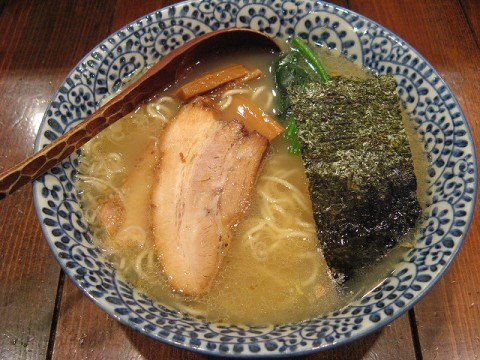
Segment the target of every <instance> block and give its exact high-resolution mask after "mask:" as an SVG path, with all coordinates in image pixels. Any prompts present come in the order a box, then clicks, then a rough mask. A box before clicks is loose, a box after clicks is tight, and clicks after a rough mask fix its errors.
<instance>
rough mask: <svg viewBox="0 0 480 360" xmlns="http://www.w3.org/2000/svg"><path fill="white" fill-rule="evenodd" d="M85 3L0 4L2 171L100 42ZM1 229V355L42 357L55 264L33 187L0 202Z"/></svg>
mask: <svg viewBox="0 0 480 360" xmlns="http://www.w3.org/2000/svg"><path fill="white" fill-rule="evenodd" d="M92 3H96V2H92ZM84 5H85V3H80V4H74V3H68V4H67V3H66V2H61V3H59V2H57V1H45V2H35V1H15V0H13V1H3V2H2V4H1V7H0V11H1V13H0V33H1V34H2V36H1V42H0V55H1V56H0V107H1V109H2V116H1V117H0V127H1V129H2V131H1V132H0V169H4V168H7V167H8V166H11V165H13V164H14V163H15V162H17V161H19V160H21V159H23V158H24V157H26V156H27V155H28V154H30V153H31V152H32V150H33V143H34V139H35V136H36V133H37V131H38V126H39V123H40V120H41V118H42V116H43V113H44V112H45V108H46V106H47V104H48V101H49V100H50V99H51V97H52V96H53V93H54V91H55V89H56V88H57V86H58V84H59V83H60V80H61V79H63V77H65V75H66V74H67V71H69V70H70V68H71V67H72V66H73V65H74V64H75V63H76V62H77V61H78V60H79V59H80V55H83V54H84V53H85V52H87V51H88V50H89V49H90V48H91V47H92V46H93V45H95V44H96V43H97V42H98V41H99V40H100V38H99V34H101V33H102V26H101V24H98V26H97V25H95V23H94V22H95V21H98V20H97V18H96V17H92V20H93V21H88V19H87V20H85V13H89V12H93V11H92V6H90V8H88V7H86V6H84ZM96 6H97V7H98V8H100V6H99V5H96ZM101 8H102V9H105V8H107V9H108V7H107V6H106V5H103V6H102V7H101ZM67 25H69V26H70V27H71V28H72V29H73V30H72V31H71V32H69V33H67V32H65V31H64V30H63V29H65V27H66V26H67ZM89 28H90V29H91V30H90V31H89V30H88V29H89ZM107 28H108V26H107ZM107 28H105V30H104V34H105V35H106V33H107V31H106V29H107ZM75 29H77V32H76V31H75ZM71 36H73V41H71V39H72V38H71ZM82 36H84V37H82ZM103 36H104V35H103ZM0 234H2V235H1V237H0V249H1V255H0V256H1V261H0V298H1V299H2V300H1V301H2V302H1V306H0V329H1V332H0V358H2V359H22V358H29V359H37V358H40V359H41V358H45V357H46V355H47V348H48V341H49V337H50V330H51V324H52V317H53V313H54V305H55V298H56V293H57V284H58V279H59V273H60V268H59V266H58V264H57V262H56V261H55V259H54V257H53V255H52V254H51V251H50V249H49V247H48V245H47V243H46V241H45V239H44V237H43V234H42V233H41V231H40V226H39V224H38V220H37V218H36V214H35V211H34V207H33V201H32V191H31V187H30V186H26V187H25V188H24V189H21V190H20V191H19V192H17V193H16V194H14V195H12V196H11V197H9V198H7V199H5V200H2V201H1V202H0Z"/></svg>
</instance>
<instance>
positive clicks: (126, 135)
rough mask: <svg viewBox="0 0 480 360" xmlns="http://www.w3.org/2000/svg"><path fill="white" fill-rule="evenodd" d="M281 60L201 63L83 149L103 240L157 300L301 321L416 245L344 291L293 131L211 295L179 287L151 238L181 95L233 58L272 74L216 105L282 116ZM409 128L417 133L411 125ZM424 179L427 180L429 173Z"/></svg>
mask: <svg viewBox="0 0 480 360" xmlns="http://www.w3.org/2000/svg"><path fill="white" fill-rule="evenodd" d="M318 52H319V56H320V57H321V58H322V61H323V63H324V66H325V68H326V69H327V71H328V72H329V73H330V74H341V75H343V76H346V77H351V76H353V77H367V76H370V75H369V73H368V72H367V71H366V70H364V69H361V68H360V67H358V66H356V65H354V64H353V63H351V62H350V61H348V60H346V59H344V58H343V57H341V56H339V54H337V53H335V52H334V51H328V52H327V51H320V50H318ZM275 56H276V55H274V54H271V53H256V54H244V53H242V54H233V55H231V56H230V57H228V56H224V57H222V58H221V59H218V58H217V59H208V61H207V60H206V61H203V62H200V63H199V64H197V65H195V67H194V68H192V69H189V71H187V72H186V75H185V79H184V80H182V81H180V83H179V84H174V85H172V88H169V89H166V90H165V91H163V92H162V93H160V94H158V95H156V96H154V97H152V99H151V100H150V101H149V102H147V103H145V104H144V105H142V106H140V107H139V108H138V109H137V110H135V111H134V112H132V113H131V114H129V115H128V116H126V117H124V118H123V119H121V120H119V121H118V122H116V123H115V124H113V125H112V126H110V127H109V128H107V129H106V130H104V131H103V132H102V133H100V134H99V135H98V136H96V137H95V138H94V139H92V140H91V141H90V142H88V143H87V144H86V145H85V146H84V147H83V148H82V155H81V157H80V164H79V169H78V170H79V171H78V175H77V182H76V184H77V187H78V191H79V193H80V194H81V198H82V206H83V211H84V215H85V218H86V220H87V222H88V224H89V226H90V229H91V231H92V233H93V239H94V242H95V244H96V245H97V246H98V247H99V248H100V249H101V250H102V251H103V253H104V255H105V257H106V259H107V260H108V261H109V262H110V263H111V264H112V265H113V266H114V267H115V269H116V270H117V273H118V274H119V275H120V276H121V278H122V279H123V280H125V281H126V282H128V283H130V284H131V285H132V286H133V287H135V288H136V289H138V291H140V292H142V293H144V294H146V295H147V296H148V297H150V298H151V299H153V300H155V301H156V302H159V303H161V304H164V305H166V306H168V307H170V308H173V309H177V310H178V311H181V312H185V313H187V314H189V315H191V316H197V317H201V318H205V319H207V320H209V321H220V322H226V323H236V324H248V325H266V324H282V323H289V322H297V321H301V320H305V319H308V318H313V317H316V316H318V315H321V314H324V313H326V312H329V311H332V310H335V309H339V308H341V307H343V306H344V305H346V304H347V303H348V302H350V301H351V300H352V299H353V298H355V297H359V296H362V295H364V294H365V293H367V292H368V291H369V290H371V289H372V288H374V287H375V286H376V285H377V284H378V283H379V282H380V281H381V280H382V279H384V278H385V277H386V276H387V275H388V274H389V273H390V272H391V271H392V269H393V268H394V266H395V264H396V263H397V262H398V261H399V260H400V259H401V258H402V257H403V255H404V254H405V252H406V251H408V249H409V248H410V247H412V243H411V241H412V239H413V237H412V236H410V235H409V236H406V237H405V239H404V240H403V241H402V242H401V243H400V244H399V246H396V247H395V248H394V249H393V250H392V251H390V252H389V253H388V255H387V256H385V257H384V258H382V260H381V261H380V262H378V263H375V264H371V266H370V267H367V268H366V269H364V270H363V271H362V272H360V273H358V274H357V275H356V276H355V277H354V278H352V279H350V280H349V281H347V282H346V283H345V284H343V286H342V287H341V288H340V287H338V285H337V283H336V282H335V281H333V280H332V278H331V276H330V272H329V269H328V267H327V265H326V262H325V260H324V258H323V256H322V251H321V250H320V249H319V245H318V239H317V235H316V230H315V223H314V220H313V216H312V206H311V202H310V196H309V192H308V183H307V178H306V176H305V171H304V168H303V164H302V159H301V157H300V156H294V155H290V154H289V153H288V151H287V147H288V144H287V142H286V140H285V139H284V137H283V136H277V137H276V138H275V139H273V140H272V141H270V143H269V144H268V148H267V149H266V151H265V154H264V156H263V160H262V161H261V165H260V167H259V169H258V173H257V174H256V180H255V183H254V186H253V188H252V189H251V194H250V197H249V198H248V199H246V200H245V199H244V200H245V201H246V202H247V203H248V204H247V205H245V206H243V207H242V209H241V212H242V214H241V216H240V217H239V219H238V221H235V223H234V224H233V226H232V229H231V232H232V234H231V238H230V239H229V241H228V243H227V244H226V245H228V247H227V249H226V250H225V251H224V252H225V257H224V258H223V259H222V260H221V262H220V263H219V269H218V272H216V273H215V277H214V279H213V281H212V282H211V284H209V288H208V291H206V292H203V293H199V294H194V295H189V294H185V293H184V292H183V291H181V290H179V289H178V288H176V287H175V286H172V284H171V282H170V279H169V274H168V273H166V272H165V268H164V266H163V265H162V263H161V261H160V260H161V259H162V256H158V249H156V245H155V239H154V235H153V234H152V224H151V221H150V219H151V218H152V215H151V212H152V211H153V210H152V205H151V203H150V201H151V198H152V195H151V193H152V191H153V190H154V189H155V186H156V185H155V182H157V181H158V178H157V177H156V176H155V170H156V169H157V168H158V165H157V164H156V163H155V161H153V162H151V159H150V160H149V159H148V157H149V154H152V153H153V152H154V149H155V148H156V147H159V146H161V145H162V144H160V142H161V141H162V139H163V138H162V136H161V134H162V132H163V131H165V129H166V128H167V127H168V126H169V122H170V121H171V120H172V119H173V118H174V117H175V115H176V114H177V113H178V111H179V109H180V108H181V106H182V103H181V102H180V101H179V100H177V99H176V98H175V97H173V96H172V94H174V92H175V90H176V89H177V88H178V87H179V86H181V85H182V84H184V83H186V82H187V81H190V80H191V79H194V78H196V77H198V76H199V75H200V74H203V73H205V72H208V71H211V70H212V69H217V68H221V67H223V66H225V65H228V64H232V63H235V64H242V65H244V66H246V67H256V68H259V69H260V70H261V71H262V73H263V76H262V77H261V78H259V79H256V80H253V81H250V82H248V83H245V84H243V85H239V86H237V87H235V88H234V89H230V90H227V91H226V92H223V93H221V94H215V95H212V96H210V97H211V98H212V99H213V100H212V101H214V102H215V104H216V105H215V106H218V107H219V108H222V107H223V108H224V107H226V106H228V103H229V102H230V101H231V100H232V96H233V95H234V94H241V95H242V96H243V97H244V98H247V99H248V100H250V101H251V102H253V103H255V104H256V105H258V107H259V108H261V109H262V110H263V111H264V112H265V113H267V114H269V115H270V116H272V117H275V113H276V109H275V104H276V102H275V91H274V90H273V86H272V75H271V65H272V63H273V61H274V58H275ZM208 96H209V95H207V97H208ZM405 124H406V126H407V130H409V133H410V136H414V135H413V129H410V128H409V126H411V125H409V122H408V121H406V122H405ZM411 143H412V144H416V143H418V139H412V141H411ZM412 152H413V153H414V158H415V159H417V160H416V161H418V160H419V159H421V158H422V156H420V155H421V149H420V148H419V149H415V148H414V147H412ZM149 161H150V163H149ZM144 162H145V163H144ZM142 164H143V165H142ZM142 166H143V168H142ZM422 166H423V165H420V166H416V168H422ZM152 174H153V175H152ZM417 178H425V177H424V176H423V175H421V171H420V175H417ZM420 185H421V184H420ZM421 191H422V189H421V186H419V192H421ZM127 207H130V208H128V209H127ZM122 209H123V210H122ZM122 212H123V214H124V216H127V217H128V219H127V220H125V221H124V224H123V225H122V226H121V228H120V229H118V228H117V229H114V231H112V229H110V228H109V226H108V224H107V225H106V224H105V218H107V219H110V220H112V219H113V220H115V217H116V216H118V214H120V213H122ZM160 216H161V215H160ZM112 233H113V234H114V235H113V236H112Z"/></svg>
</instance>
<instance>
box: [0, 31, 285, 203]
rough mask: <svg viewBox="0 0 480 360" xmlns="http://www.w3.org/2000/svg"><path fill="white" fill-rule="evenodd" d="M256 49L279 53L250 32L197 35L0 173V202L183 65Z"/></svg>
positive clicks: (264, 37) (266, 39) (136, 103)
mask: <svg viewBox="0 0 480 360" xmlns="http://www.w3.org/2000/svg"><path fill="white" fill-rule="evenodd" d="M240 46H242V47H243V46H257V47H258V46H260V47H263V48H266V49H272V50H275V51H279V50H280V48H279V46H278V45H277V43H276V42H275V41H274V40H273V39H272V38H270V37H269V36H267V35H265V34H263V33H261V32H258V31H255V30H251V29H241V28H230V29H222V30H217V31H213V32H210V33H207V34H204V35H201V36H199V37H197V38H195V39H193V40H191V41H189V42H187V43H185V44H184V45H182V46H180V47H178V48H176V49H174V50H173V51H171V52H170V53H168V54H167V55H166V56H165V57H163V58H161V59H160V60H159V61H158V63H156V64H155V65H154V66H152V67H151V68H150V69H149V70H148V71H146V72H145V73H144V74H143V75H142V76H141V77H139V78H138V79H137V80H135V81H134V82H132V83H131V84H130V85H129V86H128V87H126V88H125V89H124V90H123V91H122V92H120V93H119V94H118V95H117V96H115V97H114V98H113V99H111V100H110V101H108V102H107V103H106V104H105V105H104V106H102V107H101V108H99V109H98V110H97V111H95V112H94V113H93V114H92V115H91V116H90V117H88V118H87V119H86V120H84V121H82V122H81V123H80V124H78V125H77V126H75V127H74V128H72V129H71V130H69V131H67V132H66V133H65V134H63V135H62V136H60V137H59V138H58V139H56V140H55V141H53V142H51V143H50V144H48V145H47V146H45V147H44V148H42V149H41V150H39V151H38V152H36V153H34V154H33V155H31V156H30V157H28V158H26V159H25V160H23V161H22V162H20V163H19V164H17V165H15V166H14V167H12V168H10V169H8V170H6V171H5V172H3V173H1V174H0V200H1V199H3V198H5V197H6V196H7V195H8V194H11V193H13V192H14V191H15V190H17V189H19V188H20V187H22V186H23V185H25V184H27V183H29V182H31V181H33V180H35V179H36V178H37V177H39V176H40V175H42V174H43V173H44V172H46V171H47V170H49V169H50V168H52V167H53V166H54V165H56V164H58V163H59V162H60V161H62V160H63V159H65V158H66V157H68V156H69V155H70V154H71V153H72V152H74V151H75V150H77V149H79V148H80V147H81V146H82V145H83V144H85V143H86V142H87V141H88V140H90V139H91V138H93V137H94V136H95V135H97V134H98V133H99V132H100V131H102V130H103V129H105V128H106V127H108V126H110V125H111V124H113V123H114V122H116V121H117V120H119V119H120V118H122V117H123V116H125V115H127V114H128V113H130V112H132V111H133V110H134V109H136V108H137V107H138V106H139V105H140V104H141V103H142V102H144V101H146V100H147V99H149V98H151V97H152V96H153V95H154V94H155V93H156V92H157V91H159V90H161V89H163V88H164V87H165V86H166V85H168V84H172V83H174V82H175V80H177V79H178V77H179V74H181V73H182V72H183V71H184V69H185V68H186V66H188V65H189V64H192V63H193V62H194V60H198V59H199V58H200V56H202V55H205V54H209V53H212V52H215V51H219V50H220V49H226V48H238V47H240Z"/></svg>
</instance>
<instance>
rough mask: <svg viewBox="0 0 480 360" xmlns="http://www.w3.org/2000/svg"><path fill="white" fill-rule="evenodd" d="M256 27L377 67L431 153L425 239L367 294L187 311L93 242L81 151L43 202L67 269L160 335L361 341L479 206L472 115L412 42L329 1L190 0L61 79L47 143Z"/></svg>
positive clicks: (53, 243)
mask: <svg viewBox="0 0 480 360" xmlns="http://www.w3.org/2000/svg"><path fill="white" fill-rule="evenodd" d="M229 27H249V28H252V29H256V30H259V31H262V32H264V33H266V34H268V35H270V36H272V37H275V38H279V39H287V38H289V37H290V36H292V35H298V36H300V37H301V38H303V39H305V40H306V41H308V42H310V43H316V44H319V45H322V46H325V47H328V48H335V49H337V50H338V51H340V52H341V53H342V54H343V55H344V56H345V57H347V58H348V59H350V60H351V61H354V62H357V63H359V64H361V65H364V66H366V67H368V68H370V69H371V70H372V71H374V72H376V73H379V74H386V73H391V74H393V76H394V78H395V80H396V83H397V90H398V94H399V96H400V98H401V100H402V103H403V105H404V107H405V108H406V110H407V112H408V113H409V114H410V118H411V119H412V121H414V122H415V129H416V131H417V133H418V135H419V137H420V138H423V140H424V144H425V150H426V152H427V153H428V156H429V166H428V174H427V177H428V184H429V185H428V190H427V192H428V194H427V196H426V198H427V199H428V200H427V203H426V204H424V205H425V207H426V210H425V216H424V219H423V221H422V223H421V224H420V226H419V229H418V232H417V235H416V239H415V240H416V242H415V246H414V247H413V248H412V249H411V250H410V251H409V252H408V253H407V254H406V255H405V256H404V257H403V259H402V260H401V261H400V262H399V263H398V264H397V265H396V266H395V270H394V271H393V272H392V273H391V274H390V275H389V276H388V277H387V278H385V280H384V281H383V282H382V283H381V284H380V285H378V286H377V287H375V288H374V289H372V290H371V291H370V292H368V293H367V294H366V295H365V296H363V297H362V298H360V299H356V300H354V301H352V302H351V303H349V304H348V305H347V306H345V307H343V308H341V309H338V310H336V311H333V312H331V313H327V314H324V315H322V316H319V317H317V318H312V319H308V320H305V321H302V322H299V323H291V324H283V325H278V326H255V327H249V326H240V325H228V324H224V323H214V322H206V321H204V320H201V319H196V318H194V317H191V316H188V315H185V314H183V313H179V312H177V311H176V310H173V309H171V308H168V307H166V306H164V305H162V304H160V303H157V302H154V301H152V300H151V299H149V298H148V297H147V296H145V295H144V294H142V293H140V292H138V291H137V290H135V289H134V288H132V287H131V286H130V285H129V284H127V283H125V282H123V281H122V280H121V279H119V277H118V276H117V273H116V271H115V269H113V268H112V267H111V266H110V265H108V264H107V263H106V262H105V260H104V258H103V257H102V254H101V252H100V251H99V250H98V249H97V248H96V246H95V245H94V243H93V241H92V235H91V233H90V232H89V228H88V226H87V224H86V223H85V221H84V217H83V215H82V209H81V207H80V203H79V197H78V195H77V193H76V191H75V178H76V169H77V166H78V153H77V154H74V155H72V156H71V157H69V158H68V159H66V160H65V161H63V162H62V163H61V164H59V165H57V166H55V167H54V168H53V169H51V170H50V171H49V172H48V173H46V174H44V175H43V176H41V177H40V178H39V179H38V180H37V181H35V183H34V185H33V192H34V200H35V206H36V211H37V214H38V217H39V221H40V223H41V226H42V230H43V232H44V234H45V237H46V239H47V241H48V244H49V246H50V247H51V249H52V252H53V254H54V256H55V257H56V259H57V260H58V262H59V263H60V265H61V267H62V268H63V270H64V271H65V273H66V274H67V275H68V276H69V277H70V279H71V280H72V281H73V282H74V283H75V284H76V285H77V286H78V287H79V289H80V290H81V291H82V292H83V293H84V294H85V295H86V296H88V297H89V298H90V299H91V300H92V301H93V302H94V303H95V304H97V305H98V306H99V307H100V308H101V309H102V310H104V311H105V312H107V313H108V314H109V315H111V316H113V317H114V318H115V319H117V320H118V321H120V322H121V323H123V324H125V325H127V326H129V327H131V328H133V329H135V330H137V331H139V332H141V333H143V334H145V335H147V336H149V337H151V338H153V339H156V340H159V341H162V342H164V343H167V344H171V345H174V346H178V347H181V348H184V349H188V350H193V351H198V352H201V353H206V354H211V355H222V356H237V357H248V356H256V357H258V356H268V357H272V356H288V355H294V354H295V355H298V354H306V353H310V352H314V351H319V350H325V349H329V348H332V347H335V346H339V345H342V344H346V343H348V342H351V341H354V340H356V339H359V338H361V337H363V336H365V335H367V334H370V333H372V332H375V331H377V330H379V329H380V328H382V327H383V326H385V325H386V324H388V323H390V322H391V321H393V320H394V319H396V318H397V317H399V316H400V315H402V314H403V313H404V312H405V311H407V310H408V309H410V308H411V307H412V306H413V305H414V304H415V303H417V302H418V301H419V300H420V299H421V298H422V297H423V296H424V295H425V294H426V293H427V292H428V291H429V290H430V289H431V288H432V287H433V286H434V285H435V284H436V283H437V282H438V280H439V279H440V278H441V276H442V275H443V274H444V273H445V271H446V270H447V268H448V267H449V265H450V264H451V263H452V261H453V260H454V258H455V256H456V254H457V252H458V251H459V249H460V247H461V245H462V242H463V239H464V238H465V235H466V232H467V230H468V226H469V224H470V220H471V217H472V215H473V211H474V205H475V204H474V199H475V194H476V191H477V188H476V187H477V183H478V180H477V169H476V161H475V154H474V148H473V142H472V138H471V134H470V131H469V128H468V124H467V122H466V120H465V117H464V115H463V114H462V111H461V109H460V108H459V105H458V103H457V101H456V99H455V97H454V96H453V94H452V93H451V91H450V89H449V88H448V86H447V85H446V84H445V82H444V81H443V79H442V78H441V77H440V75H439V74H438V73H437V72H436V71H435V69H433V68H432V66H431V65H430V64H429V63H428V62H427V61H426V60H425V59H424V58H423V57H422V56H421V55H420V54H418V53H417V52H416V51H415V50H414V49H412V48H411V47H410V46H409V45H408V44H407V43H406V42H404V41H403V40H402V39H400V38H399V37H397V36H396V35H395V34H393V33H391V32H390V31H388V30H387V29H385V28H383V27H382V26H380V25H378V24H376V23H374V22H373V21H371V20H369V19H367V18H365V17H363V16H361V15H359V14H356V13H354V12H352V11H349V10H346V9H343V8H341V7H338V6H334V5H330V4H327V3H323V2H320V1H315V2H314V1H297V2H290V1H287V2H285V1H281V0H268V1H267V0H265V1H264V0H255V1H250V0H242V1H233V0H232V1H225V0H213V1H208V2H206V1H186V2H182V3H180V4H178V5H175V6H172V7H169V8H166V9H162V10H159V11H156V12H154V13H151V14H148V15H146V16H144V17H142V18H140V19H138V20H137V21H135V22H133V23H131V24H129V25H127V26H125V27H124V28H122V29H121V30H119V31H117V32H116V33H115V34H112V35H111V36H110V37H108V38H107V39H105V40H104V41H102V42H101V43H100V44H99V45H98V46H97V47H95V48H94V49H93V50H92V51H91V52H90V53H89V54H88V55H86V56H85V57H84V58H83V59H82V60H81V61H80V62H79V63H78V64H77V66H75V68H74V69H73V70H72V71H71V72H70V73H69V75H68V76H67V78H66V79H65V80H64V81H63V83H62V85H61V86H60V88H59V90H58V91H57V93H56V95H55V96H54V98H53V99H52V101H51V103H50V105H49V107H48V108H47V111H46V113H45V116H44V119H43V122H42V124H41V126H40V129H39V134H38V137H37V141H36V144H35V149H36V150H39V149H40V148H42V147H43V146H45V145H46V144H48V143H50V142H51V141H53V140H54V139H56V138H57V137H58V136H61V135H62V134H63V133H65V132H66V131H68V130H69V129H70V128H72V127H73V126H75V125H77V124H78V123H79V122H81V121H83V120H84V119H85V118H87V117H88V116H89V115H90V114H92V113H93V112H94V111H95V109H97V108H98V106H99V104H101V103H102V101H103V100H104V99H105V98H106V97H108V96H109V95H111V94H114V93H115V92H117V91H118V90H119V88H120V87H121V85H122V84H123V83H124V81H125V80H126V79H128V78H129V77H131V76H132V75H134V74H135V73H138V72H140V71H142V70H143V69H145V68H146V67H148V66H150V65H152V64H154V63H155V62H156V61H157V60H158V59H159V58H161V57H162V56H164V55H165V54H167V53H168V52H169V51H170V50H172V49H174V48H176V47H177V46H179V45H181V44H183V43H185V42H186V41H188V40H190V39H193V38H195V37H196V36H198V35H201V34H203V33H206V32H210V31H213V30H216V29H221V28H229Z"/></svg>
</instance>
